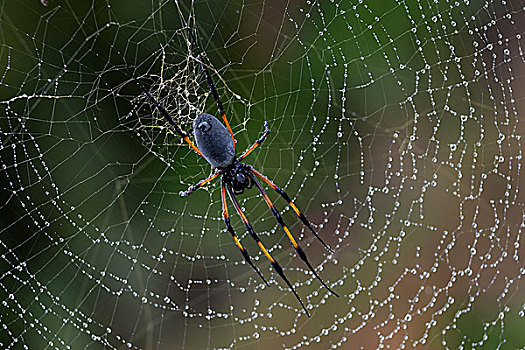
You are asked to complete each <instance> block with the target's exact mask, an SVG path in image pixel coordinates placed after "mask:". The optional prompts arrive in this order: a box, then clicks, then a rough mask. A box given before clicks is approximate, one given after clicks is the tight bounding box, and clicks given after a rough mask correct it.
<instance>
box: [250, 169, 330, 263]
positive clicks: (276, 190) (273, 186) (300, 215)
mask: <svg viewBox="0 0 525 350" xmlns="http://www.w3.org/2000/svg"><path fill="white" fill-rule="evenodd" d="M250 171H251V172H252V173H254V174H255V175H257V176H258V177H260V178H261V179H262V180H263V181H264V182H266V183H267V184H268V185H269V186H270V187H271V188H273V189H274V190H275V192H277V193H279V194H280V195H281V197H283V198H284V200H285V201H287V202H288V204H290V206H291V207H292V209H293V210H294V211H295V213H296V214H297V216H298V217H299V219H301V221H302V222H303V224H304V225H305V226H306V227H308V228H309V229H310V231H312V233H313V235H314V236H315V238H317V239H318V240H319V242H321V243H322V244H323V245H324V246H325V248H326V249H328V251H329V252H331V253H333V252H334V251H333V250H332V249H331V248H330V247H329V246H328V244H326V243H325V242H324V241H323V240H322V239H321V237H319V235H318V234H317V233H316V232H315V231H314V229H313V228H312V225H311V224H310V221H308V219H307V218H306V216H304V214H303V213H301V211H300V210H299V208H297V206H296V205H295V204H294V203H293V202H292V200H291V199H290V197H289V196H288V195H287V194H286V192H284V190H283V189H282V188H280V187H279V186H277V185H276V184H274V183H273V182H272V181H271V180H270V179H268V178H267V177H266V176H264V175H263V174H262V173H260V172H258V171H257V170H255V169H254V168H253V167H252V166H250Z"/></svg>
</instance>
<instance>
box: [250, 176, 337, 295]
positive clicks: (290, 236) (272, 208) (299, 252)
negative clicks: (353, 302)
mask: <svg viewBox="0 0 525 350" xmlns="http://www.w3.org/2000/svg"><path fill="white" fill-rule="evenodd" d="M250 177H251V179H252V180H253V182H254V183H255V187H257V189H258V190H259V192H260V193H261V194H262V196H263V197H264V200H265V202H266V204H268V207H269V208H270V211H271V212H272V214H273V215H274V216H275V218H276V219H277V222H278V223H279V225H281V227H282V228H283V230H284V232H285V233H286V235H287V236H288V239H289V240H290V242H291V243H292V245H293V247H294V249H295V251H296V252H297V255H299V257H300V258H301V260H302V261H304V262H305V264H306V265H307V266H308V268H309V269H310V271H312V273H313V274H314V276H315V278H317V279H318V280H319V282H321V284H322V285H323V286H324V287H325V288H326V289H327V290H328V291H330V292H331V293H332V294H333V295H335V296H336V297H338V296H339V295H338V294H337V293H336V292H334V291H333V290H332V289H330V287H328V286H327V285H326V283H324V281H323V280H322V279H321V277H319V275H318V274H317V273H316V272H315V270H314V268H313V267H312V265H311V264H310V261H308V258H307V257H306V254H305V252H304V250H303V249H302V248H301V246H299V244H298V243H297V241H296V239H295V237H294V235H293V234H292V233H291V232H290V230H289V229H288V227H287V226H286V224H285V223H284V220H283V218H282V217H281V214H279V212H278V211H277V209H276V208H275V206H274V205H273V203H272V201H271V200H270V198H269V197H268V195H267V194H266V191H265V190H264V188H262V186H261V184H260V183H259V181H258V180H257V178H255V176H253V175H252V174H250Z"/></svg>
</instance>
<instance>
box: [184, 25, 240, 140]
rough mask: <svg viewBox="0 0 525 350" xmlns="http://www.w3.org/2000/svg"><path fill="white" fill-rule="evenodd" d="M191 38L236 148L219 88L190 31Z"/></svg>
mask: <svg viewBox="0 0 525 350" xmlns="http://www.w3.org/2000/svg"><path fill="white" fill-rule="evenodd" d="M190 37H191V39H192V41H193V45H194V46H195V49H196V50H197V60H198V61H199V63H200V65H201V68H202V70H203V71H204V75H205V76H206V82H207V83H208V86H209V88H210V92H211V95H212V97H213V99H214V100H215V103H216V104H217V108H218V109H219V114H220V115H221V118H222V120H223V121H224V124H226V127H227V128H228V131H229V132H230V136H231V138H232V140H233V147H235V137H234V136H233V131H232V128H231V127H230V123H228V118H226V112H225V111H224V107H223V106H222V103H221V100H220V98H219V93H218V92H217V88H216V87H215V83H214V82H213V80H212V78H211V75H210V72H209V71H208V67H206V65H205V64H204V62H202V54H201V50H200V48H199V45H198V44H197V40H195V37H194V36H193V34H192V33H191V31H190Z"/></svg>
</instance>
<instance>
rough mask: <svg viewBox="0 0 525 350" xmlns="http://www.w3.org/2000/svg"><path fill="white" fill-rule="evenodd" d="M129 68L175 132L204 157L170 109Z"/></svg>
mask: <svg viewBox="0 0 525 350" xmlns="http://www.w3.org/2000/svg"><path fill="white" fill-rule="evenodd" d="M128 70H129V72H130V73H131V77H132V78H133V80H135V82H136V83H137V85H138V86H139V87H140V88H141V90H142V91H144V93H145V94H146V96H148V98H149V99H150V100H151V103H152V104H153V105H154V106H155V107H157V108H158V109H159V111H160V113H161V114H162V115H163V116H164V118H165V119H166V120H167V121H168V123H169V124H170V125H171V126H172V127H173V129H175V132H176V133H177V134H179V136H180V137H182V139H183V140H184V141H186V143H187V144H189V145H190V147H191V148H193V150H194V151H195V152H197V153H198V154H200V155H201V156H202V157H204V156H203V155H202V153H201V151H200V150H199V149H198V148H197V146H195V145H194V144H193V142H191V140H190V138H189V137H188V135H186V133H185V132H184V131H182V129H181V128H180V127H179V126H178V125H177V123H175V120H173V118H172V117H171V116H170V114H169V113H168V111H167V110H166V109H165V108H164V107H162V105H161V104H160V103H158V102H157V100H156V99H155V97H153V95H152V94H151V93H150V92H149V91H148V90H147V89H146V88H145V87H144V85H142V83H141V82H140V81H139V80H138V79H137V78H135V76H134V75H133V72H132V71H131V69H129V67H128Z"/></svg>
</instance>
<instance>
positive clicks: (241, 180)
mask: <svg viewBox="0 0 525 350" xmlns="http://www.w3.org/2000/svg"><path fill="white" fill-rule="evenodd" d="M252 186H253V183H252V179H250V177H248V176H246V174H244V173H242V172H238V173H235V174H233V176H232V187H233V191H234V192H235V194H241V193H243V192H244V190H245V189H246V188H252Z"/></svg>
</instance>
